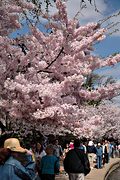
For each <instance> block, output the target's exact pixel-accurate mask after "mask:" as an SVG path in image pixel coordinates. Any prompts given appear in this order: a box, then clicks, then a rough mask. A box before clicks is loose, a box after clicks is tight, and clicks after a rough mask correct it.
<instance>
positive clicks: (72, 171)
mask: <svg viewBox="0 0 120 180" xmlns="http://www.w3.org/2000/svg"><path fill="white" fill-rule="evenodd" d="M79 147H80V141H79V139H75V140H74V149H71V150H70V151H68V153H67V154H66V157H65V159H64V161H63V164H64V169H65V171H66V172H67V173H68V176H69V180H84V179H85V176H86V175H87V174H88V173H89V172H90V163H89V160H88V157H87V155H86V154H85V153H84V152H83V151H82V150H80V148H79Z"/></svg>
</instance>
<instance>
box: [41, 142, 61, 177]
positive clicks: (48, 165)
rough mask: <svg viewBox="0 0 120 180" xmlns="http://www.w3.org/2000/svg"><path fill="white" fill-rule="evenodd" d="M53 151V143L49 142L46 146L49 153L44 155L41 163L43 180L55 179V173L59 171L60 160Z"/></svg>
mask: <svg viewBox="0 0 120 180" xmlns="http://www.w3.org/2000/svg"><path fill="white" fill-rule="evenodd" d="M53 151H54V147H53V145H52V144H49V145H48V146H47V148H46V153H47V155H46V156H43V157H42V159H41V163H40V172H41V176H40V177H41V180H55V174H57V173H59V170H60V164H59V160H58V158H57V157H56V156H55V155H53Z"/></svg>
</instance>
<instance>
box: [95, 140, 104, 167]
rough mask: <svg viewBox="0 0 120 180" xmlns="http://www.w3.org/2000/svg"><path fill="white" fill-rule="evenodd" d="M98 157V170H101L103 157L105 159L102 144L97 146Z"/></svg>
mask: <svg viewBox="0 0 120 180" xmlns="http://www.w3.org/2000/svg"><path fill="white" fill-rule="evenodd" d="M96 156H97V169H100V168H102V157H103V149H102V147H101V144H100V143H98V144H97V146H96Z"/></svg>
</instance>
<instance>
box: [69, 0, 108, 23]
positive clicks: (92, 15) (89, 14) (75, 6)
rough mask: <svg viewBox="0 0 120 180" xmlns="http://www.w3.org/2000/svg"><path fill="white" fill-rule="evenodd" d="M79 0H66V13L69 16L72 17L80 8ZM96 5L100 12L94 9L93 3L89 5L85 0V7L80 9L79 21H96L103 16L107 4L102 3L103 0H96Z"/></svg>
mask: <svg viewBox="0 0 120 180" xmlns="http://www.w3.org/2000/svg"><path fill="white" fill-rule="evenodd" d="M80 1H81V0H74V1H73V0H68V2H67V9H68V15H69V17H70V18H73V17H74V16H75V14H76V12H78V11H79V10H80ZM96 6H97V7H98V9H99V11H100V13H98V12H96V11H95V7H94V5H90V3H89V2H88V1H86V7H87V8H84V9H82V10H81V11H80V16H79V17H80V21H85V22H86V21H87V22H90V21H98V20H99V19H100V18H102V17H103V13H104V12H105V11H106V9H107V5H106V4H105V3H104V0H101V1H100V0H96Z"/></svg>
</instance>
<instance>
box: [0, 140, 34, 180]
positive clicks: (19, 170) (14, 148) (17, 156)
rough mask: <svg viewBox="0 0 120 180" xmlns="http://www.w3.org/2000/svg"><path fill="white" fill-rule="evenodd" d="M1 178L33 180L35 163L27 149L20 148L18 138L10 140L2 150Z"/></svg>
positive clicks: (0, 160)
mask: <svg viewBox="0 0 120 180" xmlns="http://www.w3.org/2000/svg"><path fill="white" fill-rule="evenodd" d="M0 177H1V178H2V179H3V180H33V179H35V177H36V174H35V163H34V162H33V160H32V155H31V154H30V153H29V151H28V150H27V149H24V148H22V147H21V146H20V142H19V140H18V139H17V138H9V139H7V140H5V142H4V148H2V149H0Z"/></svg>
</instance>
